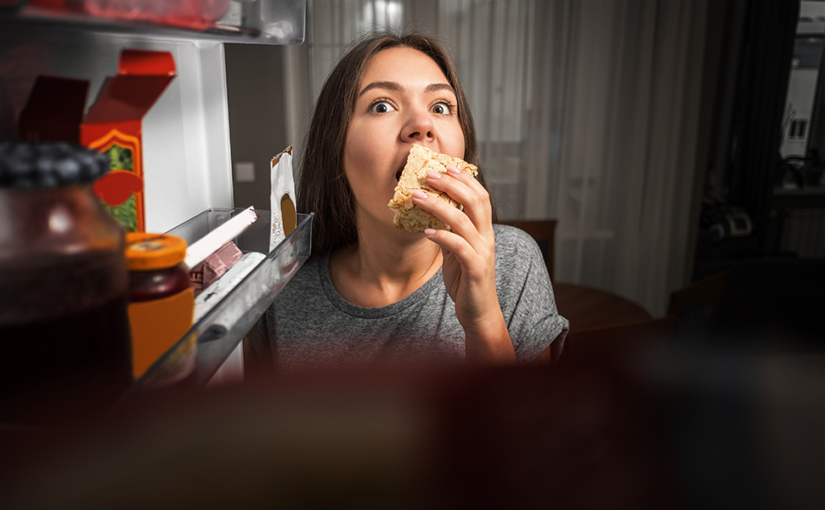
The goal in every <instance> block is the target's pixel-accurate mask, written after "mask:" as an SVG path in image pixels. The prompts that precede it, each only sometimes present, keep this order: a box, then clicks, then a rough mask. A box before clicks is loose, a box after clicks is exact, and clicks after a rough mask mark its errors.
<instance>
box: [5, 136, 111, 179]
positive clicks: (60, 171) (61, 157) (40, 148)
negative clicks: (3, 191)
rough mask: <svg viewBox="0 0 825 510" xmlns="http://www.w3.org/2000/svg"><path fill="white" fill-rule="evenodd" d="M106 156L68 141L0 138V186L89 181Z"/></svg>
mask: <svg viewBox="0 0 825 510" xmlns="http://www.w3.org/2000/svg"><path fill="white" fill-rule="evenodd" d="M109 168H110V163H109V156H107V155H106V154H103V153H100V152H97V151H96V150H93V149H86V148H84V147H81V146H79V145H75V144H72V143H69V142H24V141H21V140H13V139H8V138H7V139H0V188H12V189H44V188H57V187H59V186H65V185H67V184H83V183H87V182H93V181H94V180H96V179H97V178H98V177H100V176H101V175H103V174H105V173H106V172H108V171H109Z"/></svg>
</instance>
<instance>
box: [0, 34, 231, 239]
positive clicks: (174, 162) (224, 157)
mask: <svg viewBox="0 0 825 510" xmlns="http://www.w3.org/2000/svg"><path fill="white" fill-rule="evenodd" d="M126 48H136V49H147V50H159V51H168V52H170V53H171V54H172V55H173V56H174V59H175V65H176V67H177V73H176V77H175V79H174V80H172V82H171V83H170V84H169V86H168V87H167V88H166V90H165V91H164V92H163V94H162V95H161V96H160V98H159V99H158V100H157V102H156V103H155V104H154V105H153V106H152V108H151V109H150V110H149V111H148V113H147V114H146V115H145V117H144V118H143V158H144V172H145V174H144V182H145V188H144V193H145V207H146V230H147V231H153V232H165V231H167V230H169V229H171V228H173V227H174V226H176V225H179V224H181V223H183V222H184V221H186V220H187V219H189V218H191V217H193V216H195V215H197V214H198V213H200V212H202V211H204V210H206V209H210V208H226V207H233V205H234V204H233V199H232V197H233V192H232V173H231V155H230V139H229V120H228V113H227V111H228V109H227V94H226V72H225V67H224V47H223V44H222V43H221V42H218V41H213V40H189V39H186V38H178V37H164V36H162V35H160V36H152V35H146V34H134V33H117V32H114V31H112V32H106V31H85V30H83V29H82V28H80V27H66V26H61V25H59V24H31V23H26V22H20V23H3V24H2V30H0V137H9V136H14V133H15V122H16V119H17V116H18V115H19V114H20V111H21V110H22V108H23V107H24V105H25V103H26V99H27V98H28V94H29V92H30V91H31V87H32V85H33V83H34V80H35V78H36V77H37V76H38V75H52V76H63V77H69V78H76V79H84V80H89V81H90V90H89V98H88V99H87V108H88V106H89V105H91V104H93V103H94V101H95V99H96V97H97V94H98V91H99V90H100V87H101V85H102V83H103V80H104V79H105V78H106V77H107V76H111V75H114V74H116V73H117V68H118V58H119V55H120V52H121V50H123V49H126Z"/></svg>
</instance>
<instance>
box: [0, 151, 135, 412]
mask: <svg viewBox="0 0 825 510" xmlns="http://www.w3.org/2000/svg"><path fill="white" fill-rule="evenodd" d="M108 161H109V160H108V157H106V156H105V155H103V154H100V153H97V152H95V151H92V150H89V149H84V148H81V147H78V146H76V145H72V144H68V143H53V142H43V143H27V142H19V141H10V140H4V141H0V423H2V422H5V423H21V424H46V425H53V424H60V423H66V422H71V421H74V420H77V419H81V420H82V419H87V418H89V417H91V416H94V415H97V414H98V413H100V412H103V411H105V410H107V409H109V408H111V406H112V405H113V404H114V403H115V402H116V401H117V400H118V399H119V398H120V397H121V396H122V395H123V394H124V393H125V392H126V390H127V389H128V388H129V387H130V385H131V384H132V381H133V379H132V365H131V356H130V350H131V347H130V333H129V319H128V313H127V306H128V272H127V269H126V260H125V257H124V255H123V248H124V241H125V238H124V232H123V229H122V228H121V226H120V225H119V224H118V223H117V221H115V220H114V219H113V218H112V217H111V216H110V215H109V214H108V213H107V212H106V211H105V210H104V209H103V207H102V205H101V203H100V200H99V199H98V197H97V196H96V195H95V194H94V192H93V190H92V182H93V181H94V180H95V179H96V178H97V177H99V176H100V175H102V174H104V173H105V172H106V171H108V169H109V162H108Z"/></svg>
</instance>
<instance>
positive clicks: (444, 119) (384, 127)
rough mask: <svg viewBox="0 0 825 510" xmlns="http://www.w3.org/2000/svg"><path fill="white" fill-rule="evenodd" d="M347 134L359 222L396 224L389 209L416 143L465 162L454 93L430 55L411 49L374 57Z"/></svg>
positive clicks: (348, 170) (348, 169) (348, 165)
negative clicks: (399, 177)
mask: <svg viewBox="0 0 825 510" xmlns="http://www.w3.org/2000/svg"><path fill="white" fill-rule="evenodd" d="M358 93H359V95H358V98H357V99H356V101H355V112H354V113H353V116H352V121H351V122H350V125H349V129H348V130H347V139H346V145H345V148H344V171H345V172H346V175H347V178H348V179H349V183H350V186H351V187H352V190H353V193H354V194H355V207H356V218H357V220H358V222H359V225H361V226H364V225H363V224H362V222H364V221H367V222H376V223H378V224H383V225H389V226H390V227H392V226H393V223H392V219H393V212H392V211H391V210H390V209H389V207H387V203H388V202H389V201H390V199H391V198H392V195H393V190H394V189H395V186H396V184H398V176H399V175H400V174H401V170H402V169H403V168H404V164H405V163H406V162H407V155H408V154H409V152H410V147H412V145H413V144H414V143H416V144H419V145H423V146H424V147H427V148H429V149H432V150H434V151H436V152H440V153H443V154H447V155H449V156H453V157H457V158H462V159H463V158H464V134H463V132H462V131H461V125H460V124H459V122H458V106H457V101H456V96H455V92H454V91H453V88H452V87H451V86H450V84H449V81H448V80H447V77H446V76H445V75H444V73H443V72H442V71H441V68H440V67H438V64H436V63H435V61H433V60H432V59H431V58H430V57H428V56H427V55H425V54H424V53H421V52H420V51H418V50H414V49H411V48H391V49H387V50H383V51H381V52H380V53H378V54H376V55H375V56H374V57H373V58H372V60H371V61H370V63H369V65H368V66H367V68H366V70H365V71H364V75H363V77H362V79H361V84H360V86H359V87H358Z"/></svg>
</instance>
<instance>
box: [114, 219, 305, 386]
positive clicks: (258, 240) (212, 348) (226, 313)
mask: <svg viewBox="0 0 825 510" xmlns="http://www.w3.org/2000/svg"><path fill="white" fill-rule="evenodd" d="M242 211H244V209H243V208H234V209H208V210H206V211H204V212H202V213H200V214H198V215H197V216H195V217H193V218H191V219H190V220H188V221H186V222H185V223H182V224H181V225H178V226H177V227H175V228H173V229H171V230H170V231H169V232H168V233H169V234H173V235H176V236H180V237H182V238H184V239H186V241H187V242H189V243H192V242H194V241H197V240H198V239H200V238H201V237H203V236H204V235H206V234H207V233H209V232H211V231H212V230H214V229H215V228H217V227H219V226H220V225H222V224H224V223H225V222H226V221H227V220H229V219H230V218H232V216H233V215H235V214H237V213H240V212H242ZM257 212H258V215H259V217H258V220H257V221H256V222H255V223H253V224H252V225H251V226H250V227H249V228H248V229H247V230H246V231H244V232H243V233H242V234H241V235H240V236H239V237H238V238H237V239H235V244H237V246H238V248H240V250H241V251H242V252H244V253H250V252H258V253H262V254H266V257H265V258H264V259H263V260H262V261H261V262H260V263H259V264H258V265H257V266H256V267H255V269H253V270H252V271H251V272H250V273H249V274H248V275H246V276H245V277H244V278H243V279H242V280H241V281H240V283H238V285H237V286H235V287H234V288H233V289H232V290H231V291H230V292H229V293H228V294H227V295H226V296H225V297H224V298H223V299H221V300H220V301H219V302H218V303H217V304H216V305H215V306H214V307H213V308H211V310H210V311H209V312H207V313H206V314H205V315H204V316H203V317H201V318H200V319H198V320H197V321H196V322H195V324H194V325H193V326H192V327H191V328H190V329H189V331H188V332H187V333H186V334H185V335H183V337H182V338H181V339H180V340H178V342H176V343H175V345H173V346H172V347H171V348H170V349H169V350H168V351H167V352H166V353H165V354H164V355H163V356H161V357H160V358H159V359H158V360H157V361H156V362H155V363H154V364H153V365H152V366H151V367H150V368H149V370H147V371H146V373H145V374H144V375H143V376H142V377H141V378H140V379H138V381H136V383H135V385H134V387H133V388H132V391H130V393H129V395H127V396H126V398H127V399H128V398H131V397H133V396H134V395H135V394H136V393H140V392H141V391H143V390H147V389H149V390H151V389H154V388H160V387H164V386H168V385H170V384H174V383H177V382H179V379H180V378H181V377H182V376H181V375H180V374H182V373H183V374H184V375H186V380H187V384H188V383H192V384H195V385H196V386H197V387H203V386H204V385H206V383H207V382H209V380H210V379H211V378H212V376H213V375H214V374H215V372H216V371H217V370H218V368H220V366H221V365H222V364H223V363H224V361H225V360H226V359H227V358H228V357H229V355H230V354H231V353H232V351H233V350H234V349H235V348H236V347H237V346H238V344H239V343H240V342H241V340H243V337H244V336H245V335H246V334H247V333H248V332H249V330H250V329H251V328H252V326H254V325H255V323H256V322H257V321H258V319H259V318H260V317H261V316H262V315H263V314H264V312H265V311H266V309H267V308H268V307H269V305H270V304H272V301H273V300H274V299H275V296H277V295H278V293H279V292H280V291H281V289H283V288H284V286H285V285H286V284H287V282H289V280H290V279H291V278H292V276H293V275H294V274H295V273H296V272H297V271H298V269H299V268H300V267H301V266H302V265H303V264H304V262H306V260H307V258H309V255H310V249H311V241H312V220H313V218H314V216H315V215H314V214H313V213H310V214H298V226H297V227H296V228H295V230H293V231H292V232H291V233H290V234H289V235H288V236H287V237H286V239H284V240H283V241H282V242H281V243H280V244H279V245H278V246H276V247H275V249H273V250H272V251H271V252H270V251H269V223H270V221H269V218H270V212H269V211H265V210H258V211H257ZM195 346H197V347H196V348H195ZM193 364H194V365H195V366H194V367H193V366H192V365H193ZM193 374H194V375H193Z"/></svg>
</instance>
